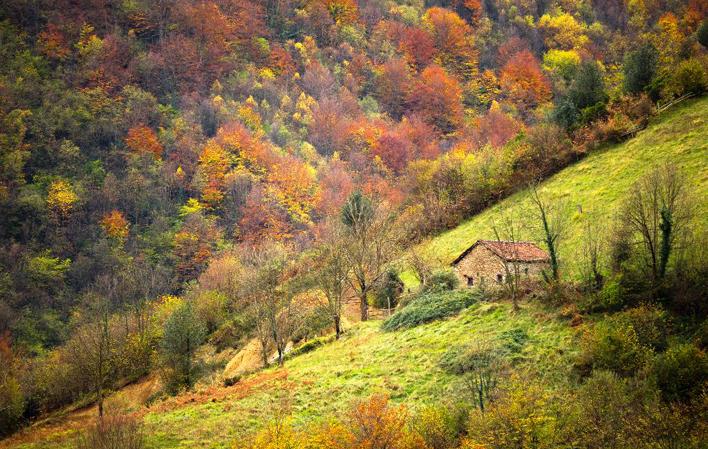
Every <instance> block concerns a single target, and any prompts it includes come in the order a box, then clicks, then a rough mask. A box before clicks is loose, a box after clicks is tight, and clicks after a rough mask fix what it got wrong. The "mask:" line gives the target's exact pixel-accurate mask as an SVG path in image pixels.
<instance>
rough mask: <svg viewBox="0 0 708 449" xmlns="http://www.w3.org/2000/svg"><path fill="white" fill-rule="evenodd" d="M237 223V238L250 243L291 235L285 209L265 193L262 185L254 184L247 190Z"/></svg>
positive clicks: (283, 238)
mask: <svg viewBox="0 0 708 449" xmlns="http://www.w3.org/2000/svg"><path fill="white" fill-rule="evenodd" d="M238 225H239V232H238V238H239V239H240V240H241V241H243V242H247V243H251V244H255V243H259V242H263V241H265V240H269V239H272V240H285V239H288V238H291V237H292V236H293V228H292V226H291V224H290V222H289V220H288V214H287V211H285V209H283V208H282V207H281V206H280V205H279V204H278V203H277V202H276V201H275V200H274V199H273V198H271V197H270V196H269V195H267V194H266V191H265V188H264V187H263V186H262V185H256V186H254V187H253V189H251V191H250V192H249V194H248V196H247V197H246V204H245V206H244V207H243V209H242V216H241V219H240V220H239V223H238Z"/></svg>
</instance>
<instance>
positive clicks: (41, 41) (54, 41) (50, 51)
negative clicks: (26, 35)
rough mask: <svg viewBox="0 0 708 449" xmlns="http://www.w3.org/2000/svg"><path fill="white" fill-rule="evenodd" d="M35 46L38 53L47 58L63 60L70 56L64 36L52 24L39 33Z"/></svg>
mask: <svg viewBox="0 0 708 449" xmlns="http://www.w3.org/2000/svg"><path fill="white" fill-rule="evenodd" d="M37 44H38V47H39V49H40V51H41V52H42V53H43V54H44V55H45V56H47V57H48V58H52V59H64V58H66V57H67V56H69V55H70V54H71V49H70V48H69V45H68V44H67V42H66V38H65V37H64V34H63V33H62V32H61V30H60V29H59V27H58V26H56V25H54V24H49V25H47V28H46V29H45V30H44V31H42V32H41V33H39V36H38V39H37Z"/></svg>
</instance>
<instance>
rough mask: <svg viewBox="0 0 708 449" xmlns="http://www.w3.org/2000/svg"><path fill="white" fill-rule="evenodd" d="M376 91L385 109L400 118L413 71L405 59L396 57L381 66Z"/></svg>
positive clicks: (392, 115) (395, 117)
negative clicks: (411, 71)
mask: <svg viewBox="0 0 708 449" xmlns="http://www.w3.org/2000/svg"><path fill="white" fill-rule="evenodd" d="M380 72H381V74H380V76H379V77H378V79H377V82H376V86H377V88H376V93H377V98H378V100H379V103H380V104H381V106H382V107H383V109H384V111H386V112H388V114H389V115H390V116H391V117H392V118H394V119H396V120H399V119H400V118H401V116H402V115H403V113H404V112H405V101H406V96H407V95H408V92H409V91H410V88H411V73H410V69H409V68H408V64H407V63H406V61H405V60H403V59H400V58H396V59H391V60H389V61H387V62H386V63H385V64H383V65H382V66H381V68H380Z"/></svg>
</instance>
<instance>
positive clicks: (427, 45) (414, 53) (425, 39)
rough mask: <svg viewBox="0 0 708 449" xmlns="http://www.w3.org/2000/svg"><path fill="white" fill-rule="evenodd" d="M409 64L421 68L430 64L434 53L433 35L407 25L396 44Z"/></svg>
mask: <svg viewBox="0 0 708 449" xmlns="http://www.w3.org/2000/svg"><path fill="white" fill-rule="evenodd" d="M398 48H399V50H400V51H401V52H403V54H405V55H406V57H407V58H408V61H409V62H410V63H411V64H414V65H416V66H417V67H418V68H422V67H425V66H427V65H428V64H430V62H431V61H432V60H433V56H434V55H435V42H434V41H433V37H432V36H431V35H430V33H428V32H427V31H425V30H422V29H420V28H417V27H409V28H406V30H405V31H404V33H403V36H402V39H401V41H400V43H399V46H398Z"/></svg>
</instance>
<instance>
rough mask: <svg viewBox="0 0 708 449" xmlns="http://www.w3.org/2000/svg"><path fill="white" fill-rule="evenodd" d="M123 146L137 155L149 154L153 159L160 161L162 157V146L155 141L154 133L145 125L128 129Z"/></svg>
mask: <svg viewBox="0 0 708 449" xmlns="http://www.w3.org/2000/svg"><path fill="white" fill-rule="evenodd" d="M125 144H126V145H128V148H130V149H131V150H132V151H133V152H135V153H137V154H150V155H152V156H153V157H154V158H155V159H160V157H161V156H162V151H163V148H162V144H160V141H159V140H157V135H156V134H155V131H153V130H152V129H150V128H148V127H147V126H145V125H138V126H134V127H132V128H130V130H128V136H127V137H126V138H125Z"/></svg>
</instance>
